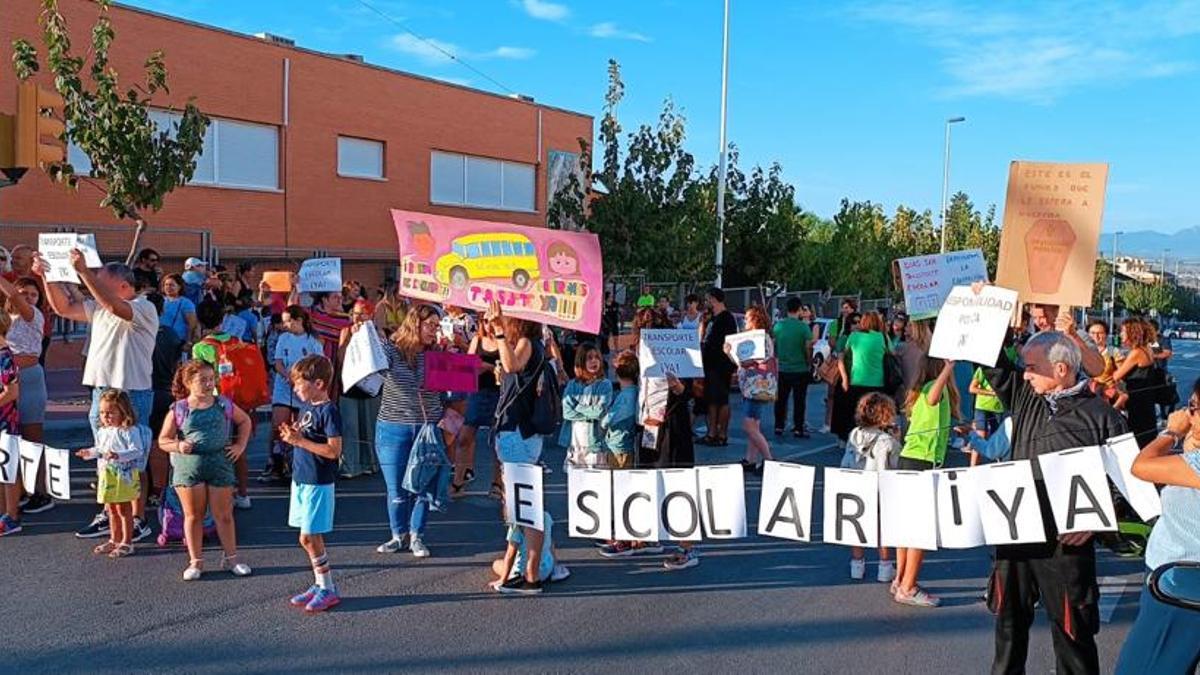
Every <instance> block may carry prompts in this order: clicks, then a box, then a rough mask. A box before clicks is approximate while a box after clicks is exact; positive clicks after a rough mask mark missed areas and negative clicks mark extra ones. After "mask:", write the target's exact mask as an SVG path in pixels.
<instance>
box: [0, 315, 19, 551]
mask: <svg viewBox="0 0 1200 675" xmlns="http://www.w3.org/2000/svg"><path fill="white" fill-rule="evenodd" d="M11 327H12V316H10V315H9V313H8V312H0V431H3V432H4V433H7V434H9V435H10V436H19V435H20V434H21V419H20V413H18V411H17V401H18V400H19V399H20V397H21V382H20V379H21V374H20V371H19V370H18V369H17V362H16V359H15V358H13V352H12V350H11V349H9V348H8V342H7V341H6V340H5V336H7V335H8V329H9V328H11ZM0 494H2V495H3V499H2V500H0V506H2V507H4V513H2V514H0V537H6V536H8V535H10V534H16V533H18V532H20V531H21V482H20V481H18V480H16V477H15V476H14V477H13V482H12V483H7V484H4V485H0Z"/></svg>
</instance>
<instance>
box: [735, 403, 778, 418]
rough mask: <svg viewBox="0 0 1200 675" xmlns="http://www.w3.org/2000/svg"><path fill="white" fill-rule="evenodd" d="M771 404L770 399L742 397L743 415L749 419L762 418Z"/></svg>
mask: <svg viewBox="0 0 1200 675" xmlns="http://www.w3.org/2000/svg"><path fill="white" fill-rule="evenodd" d="M770 406H771V403H770V402H769V401H752V400H749V399H742V415H743V416H744V417H745V418H746V419H748V420H761V419H762V418H763V411H764V410H766V409H767V408H769V407H770Z"/></svg>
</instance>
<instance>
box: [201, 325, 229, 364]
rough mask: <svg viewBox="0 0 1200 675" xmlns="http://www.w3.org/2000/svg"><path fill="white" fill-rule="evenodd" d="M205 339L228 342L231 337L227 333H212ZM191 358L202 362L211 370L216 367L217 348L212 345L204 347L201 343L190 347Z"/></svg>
mask: <svg viewBox="0 0 1200 675" xmlns="http://www.w3.org/2000/svg"><path fill="white" fill-rule="evenodd" d="M205 339H212V340H215V341H216V342H229V341H230V340H232V339H233V336H232V335H230V334H229V333H213V334H212V335H209V336H207V337H206V338H205ZM192 358H193V359H196V360H197V361H204V362H205V363H207V364H208V365H210V366H212V367H213V368H216V367H217V348H216V347H214V346H213V345H206V344H204V342H203V341H200V342H197V343H196V344H194V345H192Z"/></svg>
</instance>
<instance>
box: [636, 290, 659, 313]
mask: <svg viewBox="0 0 1200 675" xmlns="http://www.w3.org/2000/svg"><path fill="white" fill-rule="evenodd" d="M654 302H655V299H654V293H653V292H652V291H651V290H650V285H649V284H642V294H641V295H639V296H638V299H637V306H638V309H641V308H642V307H653V306H654Z"/></svg>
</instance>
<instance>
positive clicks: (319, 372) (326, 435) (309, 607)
mask: <svg viewBox="0 0 1200 675" xmlns="http://www.w3.org/2000/svg"><path fill="white" fill-rule="evenodd" d="M288 375H289V376H290V377H291V380H292V389H293V390H294V391H295V392H296V398H298V399H300V407H299V410H298V412H297V415H296V421H295V422H292V423H291V424H284V425H283V426H281V427H280V428H279V436H280V438H281V439H283V442H284V443H287V444H288V445H291V446H292V447H293V453H292V497H291V505H290V507H289V509H288V525H290V526H292V527H298V528H300V547H301V548H303V549H304V551H305V553H307V554H308V558H309V560H310V561H311V562H312V568H313V577H314V578H315V583H313V585H312V587H311V588H309V589H308V590H307V591H305V592H303V593H301V594H300V595H297V596H295V597H293V598H292V599H291V604H292V606H293V607H303V608H304V611H306V612H310V613H312V612H323V611H325V610H327V609H329V608H331V607H333V606H335V605H337V604H338V603H339V602H341V601H342V599H341V598H340V597H339V596H338V593H337V587H336V586H334V585H333V572H332V571H331V570H330V567H329V556H327V555H326V553H325V534H326V533H328V532H332V531H333V500H334V490H333V485H334V481H336V480H337V472H338V458H339V457H341V455H342V418H341V415H339V414H338V407H337V405H335V404H334V403H333V402H332V401H330V400H329V391H328V390H329V383H331V382H332V381H333V364H332V363H330V361H329V359H327V358H325V357H324V356H321V355H318V354H313V355H310V356H306V357H304V358H302V359H300V360H299V361H297V362H296V364H295V365H293V366H292V369H291V371H290V372H289V373H288Z"/></svg>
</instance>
